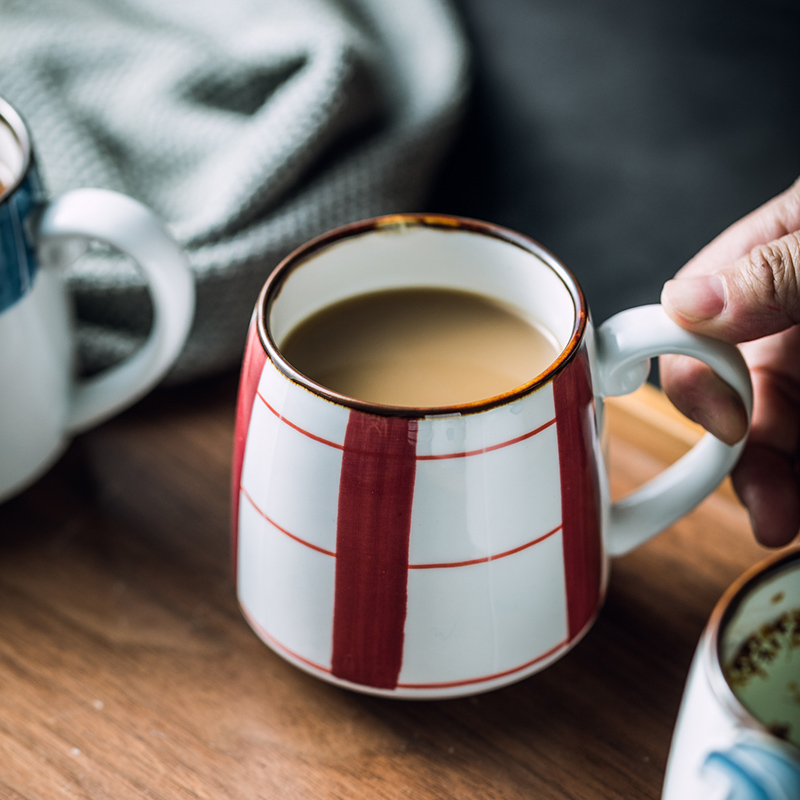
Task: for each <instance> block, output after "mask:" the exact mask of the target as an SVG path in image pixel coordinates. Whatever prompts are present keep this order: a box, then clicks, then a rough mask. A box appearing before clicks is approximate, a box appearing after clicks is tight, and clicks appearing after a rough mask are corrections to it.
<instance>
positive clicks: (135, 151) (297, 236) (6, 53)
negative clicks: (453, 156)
mask: <svg viewBox="0 0 800 800" xmlns="http://www.w3.org/2000/svg"><path fill="white" fill-rule="evenodd" d="M466 87H467V51H466V45H465V41H464V38H463V35H462V32H461V30H460V28H459V25H458V22H457V20H456V18H455V16H454V14H453V13H452V10H451V8H450V6H449V5H448V3H447V0H403V2H392V1H391V0H226V1H225V2H224V3H219V2H211V1H210V0H169V2H166V3H165V2H163V1H162V0H37V1H36V2H34V3H32V2H30V0H0V95H2V96H4V97H5V99H7V100H8V101H9V102H10V103H12V105H14V106H15V107H16V108H17V110H18V111H19V112H20V113H21V114H22V116H23V117H24V118H25V119H26V121H27V123H28V124H29V126H30V128H31V133H32V137H33V141H34V146H35V148H36V151H37V155H38V161H39V166H40V168H41V169H42V172H43V174H44V178H45V182H46V184H47V186H48V189H49V191H50V193H51V194H53V195H56V194H59V193H61V192H64V191H67V190H69V189H72V188H77V187H80V186H95V187H103V188H108V189H115V190H117V191H120V192H124V193H126V194H129V195H131V196H132V197H135V198H136V199H138V200H140V201H142V202H143V203H145V204H146V205H148V206H150V208H152V209H153V210H154V211H155V212H156V214H158V215H159V216H160V217H161V219H162V220H163V221H164V223H165V224H166V227H167V228H168V230H170V232H171V233H172V234H173V236H174V237H175V238H176V239H177V241H178V242H179V243H180V245H181V246H182V247H183V248H184V250H185V252H186V254H187V256H188V258H189V262H190V264H191V267H192V270H193V273H194V275H195V279H196V285H197V312H196V318H195V322H194V325H193V328H192V332H191V334H190V337H189V340H188V342H187V344H186V347H185V348H184V351H183V353H182V355H181V356H180V358H179V360H178V362H177V364H176V365H175V367H174V369H173V371H172V374H171V376H170V380H171V381H173V382H175V381H182V380H187V379H189V378H193V377H196V376H200V375H204V374H209V373H213V372H215V371H219V370H221V369H225V368H227V367H230V366H232V365H234V364H236V363H237V362H238V361H239V359H240V357H241V352H242V347H243V343H244V338H245V333H246V329H247V325H248V320H249V318H250V315H251V313H252V309H253V305H254V303H255V300H256V297H257V295H258V292H259V289H260V287H261V285H262V284H263V282H264V280H265V279H266V277H267V275H268V274H269V272H270V271H271V270H272V269H273V268H274V267H275V265H276V264H277V263H278V262H279V261H280V259H281V258H282V257H283V256H285V255H286V254H287V253H288V252H290V251H291V250H292V249H294V248H295V247H296V246H297V245H299V244H301V243H302V242H304V241H306V240H307V239H309V238H311V237H313V236H315V235H317V234H319V233H322V232H323V231H325V230H327V229H330V228H332V227H335V226H337V225H340V224H344V223H347V222H352V221H354V220H357V219H361V218H364V217H368V216H372V215H375V214H382V213H391V212H397V211H408V210H416V209H417V207H418V204H419V203H421V202H423V201H424V198H425V196H426V192H427V190H428V189H429V186H430V181H431V178H432V177H433V176H434V175H435V171H436V167H437V164H438V162H439V160H440V158H441V156H442V154H443V152H444V149H445V148H446V145H447V144H448V141H449V139H450V138H451V135H452V133H453V130H454V127H455V124H456V123H457V121H458V118H459V115H460V113H461V111H462V108H463V105H464V102H465V94H466ZM68 280H69V283H70V287H71V290H72V293H73V296H74V300H75V308H76V314H77V319H78V339H79V346H80V357H81V363H82V366H83V368H84V369H85V370H87V371H90V372H91V371H94V370H97V369H101V368H102V367H104V366H106V365H108V364H110V363H113V362H115V361H116V360H118V359H119V358H121V357H124V356H125V355H127V354H129V353H131V352H132V351H133V350H135V349H136V347H138V346H139V344H140V343H141V342H142V341H143V339H144V337H145V335H146V333H147V331H148V330H149V327H150V324H151V320H152V306H151V303H150V299H149V295H148V292H147V289H146V286H145V285H144V284H143V281H142V279H141V277H140V276H139V273H138V271H137V270H136V268H135V266H134V265H133V264H131V263H128V262H127V261H125V260H124V259H123V258H121V257H119V256H115V255H114V254H112V253H108V252H104V251H103V250H102V249H101V248H95V249H94V250H93V251H91V252H90V253H89V254H88V255H86V256H84V257H82V258H81V259H79V260H78V261H77V262H76V263H74V264H73V265H71V267H70V268H69V271H68Z"/></svg>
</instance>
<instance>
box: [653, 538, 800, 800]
mask: <svg viewBox="0 0 800 800" xmlns="http://www.w3.org/2000/svg"><path fill="white" fill-rule="evenodd" d="M797 798H800V548H794V549H790V550H788V551H785V552H781V553H780V554H778V555H777V556H773V557H772V558H770V559H767V560H766V561H764V562H762V563H761V564H758V565H756V566H755V567H753V568H752V569H751V570H750V571H749V572H747V573H745V574H744V575H743V576H742V577H741V578H740V579H739V580H738V581H736V583H734V584H733V585H732V586H731V587H730V589H728V591H727V592H726V593H725V594H724V595H723V596H722V598H721V599H720V601H719V603H718V604H717V606H716V608H715V609H714V612H713V613H712V615H711V617H710V619H709V622H708V625H707V626H706V630H705V632H704V633H703V636H702V638H701V639H700V645H699V646H698V648H697V652H696V654H695V657H694V661H693V663H692V669H691V672H690V673H689V678H688V681H687V684H686V691H685V692H684V696H683V703H682V705H681V710H680V714H679V716H678V723H677V726H676V728H675V734H674V737H673V740H672V748H671V751H670V756H669V763H668V765H667V775H666V781H665V784H664V794H663V800H797Z"/></svg>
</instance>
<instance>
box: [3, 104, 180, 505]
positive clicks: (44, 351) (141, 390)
mask: <svg viewBox="0 0 800 800" xmlns="http://www.w3.org/2000/svg"><path fill="white" fill-rule="evenodd" d="M98 241H99V242H103V243H105V244H106V245H109V246H111V247H112V248H114V249H116V250H119V251H120V252H122V253H125V254H126V255H128V256H130V257H131V258H132V259H133V260H134V261H135V262H136V263H137V264H138V266H139V267H140V268H141V270H142V272H143V273H144V275H145V276H146V278H147V280H148V284H149V288H150V293H151V295H152V299H153V309H154V322H153V326H152V329H151V332H150V335H149V337H148V339H147V340H146V341H145V343H144V344H143V346H142V347H141V348H140V349H139V350H137V351H136V352H135V353H134V354H133V355H132V356H130V357H129V358H128V359H126V360H124V361H123V362H121V363H120V364H118V365H115V366H114V367H112V368H110V369H108V370H106V371H104V372H101V373H100V374H99V375H95V376H92V377H91V378H89V379H82V378H78V377H77V375H76V371H75V357H74V351H75V348H74V344H75V336H74V331H73V326H72V314H71V308H70V302H69V296H68V291H67V287H66V285H65V282H64V278H63V273H64V268H65V267H66V266H67V265H68V264H69V263H70V261H72V260H74V259H75V258H77V257H78V256H79V255H80V254H81V253H82V252H83V251H84V250H85V249H86V247H87V246H88V244H89V243H90V242H98ZM193 315H194V282H193V280H192V276H191V272H190V270H189V266H188V264H187V262H186V259H185V257H184V255H183V253H182V252H181V250H180V248H179V247H178V245H177V244H176V243H175V242H174V240H173V239H172V238H171V237H170V236H169V235H168V234H167V233H166V231H165V230H164V229H163V227H162V226H161V224H160V222H159V221H158V220H157V219H156V217H155V216H154V215H153V213H152V212H151V211H149V210H148V209H147V208H145V207H144V206H143V205H141V204H140V203H139V202H137V201H135V200H133V199H131V198H129V197H126V196H125V195H122V194H118V193H116V192H111V191H107V190H101V189H77V190H75V191H71V192H68V193H66V194H64V195H62V196H60V197H58V198H56V199H54V200H52V201H49V202H48V200H47V198H46V196H45V192H44V189H43V186H42V182H41V179H40V177H39V172H38V170H37V168H36V159H35V156H34V152H33V148H32V144H31V137H30V134H29V132H28V129H27V127H26V125H25V124H24V122H23V121H22V119H21V118H20V116H19V114H17V112H16V111H15V110H14V109H13V108H12V107H11V106H10V105H9V104H8V103H6V102H5V101H3V100H0V501H2V500H5V499H6V498H8V497H10V496H12V495H13V494H15V493H16V492H18V491H20V490H21V489H23V488H24V487H25V486H27V485H28V484H29V483H31V482H32V481H34V480H35V479H36V478H38V477H39V475H41V474H42V473H43V472H44V471H45V470H46V469H47V468H48V467H49V466H50V465H51V464H52V463H53V461H55V460H56V458H58V456H59V455H60V453H61V452H62V450H63V449H64V447H65V446H66V443H67V442H68V440H69V438H70V436H71V435H72V434H74V433H76V432H79V431H81V430H84V429H86V428H88V427H91V426H93V425H95V424H97V423H99V422H101V421H103V420H104V419H106V418H108V417H110V416H112V415H113V414H115V413H116V412H118V411H121V410H122V409H123V408H124V407H126V406H128V405H130V404H131V403H133V402H134V401H135V400H136V399H138V398H139V397H141V396H142V395H143V394H145V393H146V392H147V391H148V390H149V389H151V388H152V387H153V386H154V385H155V383H156V382H157V381H158V380H160V378H161V377H163V375H164V373H165V372H166V371H167V370H168V369H169V367H170V366H171V365H172V363H173V361H174V360H175V357H176V356H177V355H178V353H179V352H180V350H181V348H182V347H183V344H184V341H185V339H186V336H187V334H188V331H189V327H190V325H191V322H192V318H193Z"/></svg>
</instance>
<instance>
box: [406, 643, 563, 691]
mask: <svg viewBox="0 0 800 800" xmlns="http://www.w3.org/2000/svg"><path fill="white" fill-rule="evenodd" d="M568 643H569V640H568V639H564V641H563V642H559V643H558V644H557V645H556V646H555V647H552V648H550V650H548V651H547V652H546V653H542V654H541V655H539V656H536V658H532V659H531V660H530V661H527V662H525V663H524V664H520V666H518V667H512V668H511V669H507V670H505V671H504V672H496V673H495V674H494V675H482V676H481V677H480V678H466V679H465V680H461V681H449V682H447V683H398V684H397V688H398V689H450V688H454V687H456V686H469V685H470V684H473V683H486V681H494V680H497V679H498V678H504V677H505V676H506V675H513V674H514V673H515V672H521V671H522V670H523V669H526V668H527V667H532V666H533V665H534V664H536V663H538V662H539V661H543V660H544V659H545V658H547V657H548V656H551V655H553V653H556V652H558V651H559V650H560V649H561V648H562V647H565V646H566V645H567V644H568Z"/></svg>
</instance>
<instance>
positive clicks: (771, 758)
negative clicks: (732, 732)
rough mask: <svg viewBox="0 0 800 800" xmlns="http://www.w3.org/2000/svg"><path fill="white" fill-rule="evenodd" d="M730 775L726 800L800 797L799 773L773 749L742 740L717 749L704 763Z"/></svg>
mask: <svg viewBox="0 0 800 800" xmlns="http://www.w3.org/2000/svg"><path fill="white" fill-rule="evenodd" d="M703 769H704V771H705V770H713V771H714V772H717V773H721V774H722V775H724V776H725V778H727V781H728V784H729V789H728V793H727V794H726V796H725V800H795V798H797V797H798V796H800V773H799V772H798V771H797V769H796V768H795V767H792V766H791V764H789V763H788V762H787V761H786V760H785V759H783V758H781V756H780V755H779V754H777V753H775V752H774V751H773V750H771V749H768V748H766V747H762V746H760V745H758V744H754V743H753V744H748V743H739V744H735V745H734V746H733V747H731V748H729V749H728V750H724V751H723V750H714V751H712V752H711V753H709V754H708V756H707V757H706V760H705V763H704V765H703Z"/></svg>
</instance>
